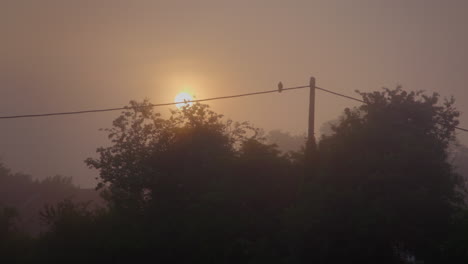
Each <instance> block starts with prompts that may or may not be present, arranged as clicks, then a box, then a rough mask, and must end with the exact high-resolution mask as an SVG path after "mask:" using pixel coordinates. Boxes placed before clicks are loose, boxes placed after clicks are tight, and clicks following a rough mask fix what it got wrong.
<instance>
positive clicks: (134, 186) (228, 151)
mask: <svg viewBox="0 0 468 264" xmlns="http://www.w3.org/2000/svg"><path fill="white" fill-rule="evenodd" d="M361 96H362V97H363V100H364V101H365V102H366V104H364V105H362V106H360V107H358V108H355V109H346V110H345V112H344V114H343V116H342V117H341V118H340V120H338V121H336V122H333V125H332V126H331V131H330V133H326V135H324V136H323V137H322V138H321V139H320V140H319V142H318V145H317V149H312V150H311V149H305V148H304V147H303V148H302V149H301V151H298V152H289V153H287V154H282V152H281V151H279V150H278V148H277V147H276V146H275V145H269V144H266V143H264V140H263V138H262V136H261V132H260V130H258V129H255V128H253V127H252V126H250V125H249V124H248V123H234V122H232V121H224V120H223V117H222V116H221V115H218V114H216V113H214V112H212V111H211V110H210V109H209V108H208V106H206V105H201V104H195V105H193V106H191V107H185V108H182V109H180V110H177V111H173V112H172V115H171V116H170V117H169V118H166V119H165V118H162V117H161V116H160V115H159V114H157V113H154V112H153V108H152V107H150V104H149V102H146V101H145V102H142V103H136V102H131V104H130V106H129V107H128V108H127V109H126V110H125V111H123V112H122V114H121V116H120V117H118V118H117V119H116V120H115V121H114V123H113V127H112V128H110V129H106V130H105V131H107V133H108V135H109V139H110V140H111V142H112V144H111V145H110V146H109V147H102V148H99V149H98V150H97V152H98V154H99V156H98V158H90V159H87V160H86V163H87V164H88V166H90V167H91V168H95V169H97V170H99V172H100V177H99V179H100V183H99V185H98V186H97V189H99V190H100V191H102V195H103V197H104V198H105V200H106V202H107V205H108V206H107V208H105V209H102V208H101V209H97V208H95V207H93V206H92V205H90V204H89V203H82V202H73V201H71V200H64V201H62V202H60V203H57V204H54V205H49V206H46V207H44V208H43V210H42V211H41V217H42V219H43V221H44V224H45V225H46V226H47V227H48V229H47V232H44V233H42V234H41V235H40V236H39V237H38V238H37V239H35V240H24V239H23V238H24V237H23V238H22V236H21V233H20V232H19V231H18V230H16V229H15V228H14V222H13V221H12V219H14V217H15V214H14V211H13V210H11V209H6V210H5V211H4V212H3V214H0V225H1V226H0V232H1V233H0V235H1V237H0V243H1V244H0V248H2V249H5V245H13V247H14V248H16V249H18V248H22V247H23V248H24V249H25V250H26V252H29V254H28V255H27V256H29V257H30V259H29V260H31V259H34V260H35V261H36V262H37V261H40V262H41V263H46V262H60V261H61V262H79V263H98V262H101V263H109V262H118V263H138V262H143V261H146V262H148V261H150V262H154V263H411V261H413V260H417V261H420V262H421V261H423V262H424V263H466V262H467V261H468V254H467V252H468V239H467V237H468V220H467V219H468V216H467V215H468V213H467V211H466V210H465V207H464V206H465V203H464V191H465V188H464V182H465V181H464V180H463V179H462V177H460V176H459V175H458V174H457V173H456V171H455V169H454V167H453V166H452V165H451V163H450V159H451V156H450V155H449V154H450V153H449V147H450V146H451V145H452V144H453V143H454V142H455V134H454V128H453V127H454V126H455V125H457V124H458V121H457V118H458V115H459V113H458V112H457V111H456V110H455V109H454V108H453V100H449V101H446V102H445V103H444V104H442V105H440V104H438V101H439V96H438V95H436V94H434V95H431V96H426V95H424V94H422V93H413V92H410V93H408V92H405V91H404V90H402V89H401V88H397V89H394V90H389V89H386V90H384V91H382V92H374V93H361ZM311 146H313V145H311ZM305 153H314V154H316V155H313V156H309V155H306V154H305ZM458 157H459V156H458ZM311 158H314V160H308V159H311ZM460 164H462V163H460ZM312 165H313V166H312ZM3 174H5V173H3ZM0 175H1V170H0ZM20 179H21V177H18V180H20ZM22 239H23V240H22ZM5 241H8V244H6V243H5ZM11 241H19V242H18V244H14V243H13V244H12V242H11ZM7 250H8V249H7ZM10 252H13V255H15V254H19V253H18V252H17V251H16V252H15V251H10ZM17 256H19V255H17ZM17 260H21V261H27V260H28V258H27V257H24V258H23V259H20V258H18V259H17Z"/></svg>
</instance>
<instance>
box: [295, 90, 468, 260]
mask: <svg viewBox="0 0 468 264" xmlns="http://www.w3.org/2000/svg"><path fill="white" fill-rule="evenodd" d="M360 95H361V96H362V98H363V100H364V102H365V103H364V104H363V105H362V106H360V107H357V108H354V109H346V110H345V112H344V115H343V116H342V117H341V119H340V120H339V122H338V123H337V124H336V125H334V126H333V127H332V129H333V133H332V134H331V135H325V136H323V137H322V138H321V140H320V142H319V146H318V152H319V154H318V155H319V165H318V166H319V168H318V170H317V171H318V172H317V175H314V177H312V180H311V181H310V182H309V183H308V187H307V188H306V189H304V191H303V195H302V196H301V199H300V201H299V202H298V204H297V205H296V207H295V208H294V209H292V210H291V213H290V215H289V217H290V218H289V221H290V224H289V228H290V230H291V235H292V237H293V240H294V241H296V244H295V246H294V248H295V254H297V256H300V257H308V258H311V259H316V260H318V263H338V262H343V261H346V262H353V263H364V262H369V261H374V262H379V263H399V262H400V261H401V260H402V259H403V258H404V256H416V258H417V259H422V260H424V261H425V263H440V262H441V258H442V257H443V256H444V254H445V253H446V252H444V250H443V244H444V242H445V241H446V239H447V234H448V232H449V229H450V225H451V222H452V219H453V216H454V215H455V213H457V212H458V211H459V209H460V208H461V207H462V205H463V193H461V191H460V190H463V189H464V186H463V182H462V181H461V179H460V177H459V175H457V174H456V173H455V172H454V170H453V167H452V166H451V165H450V163H449V162H448V159H447V158H448V153H447V151H448V147H449V145H450V144H451V142H453V141H454V140H455V134H454V127H455V126H456V125H457V124H458V120H457V118H458V116H459V112H458V111H456V109H455V108H454V107H453V104H454V100H453V99H450V100H446V101H445V102H444V103H443V104H442V105H439V104H438V102H439V95H437V94H433V95H431V96H427V95H424V94H423V93H421V92H406V91H404V90H403V89H401V88H400V87H398V88H396V89H393V90H390V89H384V90H383V91H382V92H373V93H360ZM309 252H311V253H309Z"/></svg>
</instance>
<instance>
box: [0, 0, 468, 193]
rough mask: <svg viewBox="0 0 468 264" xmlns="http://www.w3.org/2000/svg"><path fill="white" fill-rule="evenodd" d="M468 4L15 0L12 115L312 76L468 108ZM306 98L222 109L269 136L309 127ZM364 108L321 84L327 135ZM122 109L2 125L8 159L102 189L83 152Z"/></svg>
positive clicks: (3, 85)
mask: <svg viewBox="0 0 468 264" xmlns="http://www.w3.org/2000/svg"><path fill="white" fill-rule="evenodd" d="M466 10H468V2H467V1H463V0H459V1H458V0H451V1H436V0H413V1H407V0H394V1H386V0H380V1H378V0H354V1H348V0H342V1H337V0H323V1H306V0H304V1H271V0H269V1H253V0H250V1H219V0H218V1H174V0H172V1H143V0H140V1H139V0H135V1H123V0H122V1H117V0H107V1H104V0H101V1H86V0H82V1H59V0H56V1H51V0H41V1H35V0H30V1H21V0H4V1H2V2H1V4H0V34H1V36H2V37H1V44H0V114H2V115H6V114H23V113H36V112H49V111H68V110H71V111H72V110H78V109H83V108H101V107H104V108H106V107H118V106H123V105H125V104H126V103H128V101H129V100H131V99H137V100H141V99H144V98H149V99H150V100H151V101H152V102H154V103H164V102H170V101H173V99H174V96H175V95H176V94H177V93H178V92H179V91H181V90H184V89H189V90H191V91H192V92H193V93H194V94H195V95H196V96H197V98H199V99H202V98H206V97H212V96H222V95H230V94H237V93H245V92H252V91H261V90H268V89H275V88H276V84H277V83H278V81H282V82H283V83H284V85H285V86H286V87H287V86H295V85H304V84H308V80H309V77H310V76H311V75H314V76H315V77H316V78H317V85H318V86H321V87H324V88H328V89H332V90H334V91H337V92H341V93H345V94H349V95H353V96H354V95H355V93H354V90H356V89H360V90H362V91H371V90H377V89H380V88H381V87H382V86H386V87H394V86H395V85H397V84H402V85H403V87H404V88H406V89H409V90H421V89H422V90H426V91H428V92H434V91H437V92H439V93H440V94H441V95H442V96H451V95H453V96H455V97H456V99H457V102H458V103H457V107H458V108H459V109H460V110H461V111H462V112H464V113H468V104H466V103H465V102H466V101H468V88H467V87H466V83H467V81H468V80H467V79H468V52H466V47H468V31H467V30H466V25H468V16H466ZM307 100H308V94H307V91H305V90H303V91H302V90H299V91H294V92H287V93H282V94H271V95H264V96H259V97H249V98H240V99H233V100H228V101H216V102H212V103H210V105H211V106H212V107H213V109H214V110H215V111H218V112H220V113H223V114H225V115H226V116H228V117H230V118H233V119H235V120H239V121H243V120H248V121H251V122H252V123H254V124H255V125H256V126H258V127H261V128H264V129H265V130H267V131H268V130H271V129H283V130H286V131H290V132H292V133H303V132H305V131H306V126H307V123H306V121H307V109H308V108H307V107H308V106H307ZM355 105H356V104H355V103H353V102H352V101H348V100H346V99H342V98H338V97H335V96H332V95H328V94H323V93H321V92H320V91H317V105H316V107H317V110H316V111H317V124H316V127H317V130H318V129H319V128H320V126H321V124H322V123H323V122H326V121H328V120H331V119H335V118H336V117H337V116H338V115H339V114H340V113H341V111H342V110H343V108H344V107H351V106H355ZM160 111H162V112H165V113H167V108H161V109H160ZM116 116H117V113H105V114H92V115H82V116H67V117H55V118H42V119H20V120H6V121H5V120H4V121H1V122H0V129H1V131H2V137H1V138H0V157H1V159H2V160H3V161H4V163H6V165H7V166H9V167H11V168H13V169H14V170H15V171H23V172H26V173H30V174H33V175H36V176H38V177H45V176H49V175H54V174H63V175H70V176H73V177H74V178H75V183H78V184H80V185H82V186H91V185H92V184H93V180H92V178H93V175H95V172H92V171H89V170H88V169H87V168H86V167H85V165H84V163H83V160H84V159H85V158H86V157H89V156H91V155H94V150H95V149H96V147H98V146H101V145H103V144H106V137H105V134H103V133H102V132H99V131H98V128H101V127H108V126H110V125H111V121H112V120H113V118H115V117H116ZM461 126H464V127H468V115H463V116H462V117H461ZM460 140H461V141H462V142H464V143H465V144H468V136H467V135H464V136H463V137H460Z"/></svg>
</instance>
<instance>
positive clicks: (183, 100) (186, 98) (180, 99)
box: [174, 92, 193, 108]
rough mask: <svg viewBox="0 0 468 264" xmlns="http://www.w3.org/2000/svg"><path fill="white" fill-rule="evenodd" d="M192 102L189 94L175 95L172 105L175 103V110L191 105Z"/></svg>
mask: <svg viewBox="0 0 468 264" xmlns="http://www.w3.org/2000/svg"><path fill="white" fill-rule="evenodd" d="M192 100H193V98H192V96H191V95H190V94H189V93H186V92H182V93H179V94H177V95H176V97H175V99H174V103H176V106H177V108H182V107H184V106H186V105H188V106H191V105H193V102H192Z"/></svg>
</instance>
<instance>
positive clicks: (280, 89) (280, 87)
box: [278, 82, 283, 93]
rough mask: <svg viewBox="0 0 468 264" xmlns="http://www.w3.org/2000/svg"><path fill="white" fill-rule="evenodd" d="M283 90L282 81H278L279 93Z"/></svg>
mask: <svg viewBox="0 0 468 264" xmlns="http://www.w3.org/2000/svg"><path fill="white" fill-rule="evenodd" d="M282 91H283V83H282V82H279V83H278V92H279V93H281V92H282Z"/></svg>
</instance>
